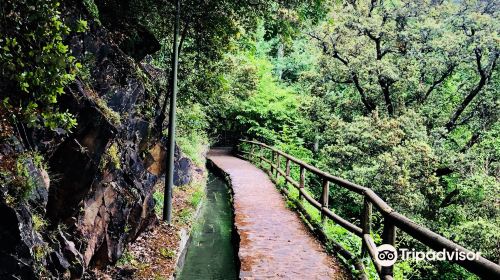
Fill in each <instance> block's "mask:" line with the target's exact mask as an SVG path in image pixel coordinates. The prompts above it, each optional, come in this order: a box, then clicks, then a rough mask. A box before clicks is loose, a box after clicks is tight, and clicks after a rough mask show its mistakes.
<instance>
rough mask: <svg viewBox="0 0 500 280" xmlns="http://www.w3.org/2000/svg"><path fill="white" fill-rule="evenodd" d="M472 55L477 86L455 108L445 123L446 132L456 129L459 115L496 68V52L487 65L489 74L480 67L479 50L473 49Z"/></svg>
mask: <svg viewBox="0 0 500 280" xmlns="http://www.w3.org/2000/svg"><path fill="white" fill-rule="evenodd" d="M474 54H475V56H476V66H477V71H478V73H479V76H480V79H479V82H478V84H477V85H476V86H475V87H474V88H473V89H472V90H471V91H470V93H469V94H468V95H467V96H466V97H465V99H464V100H463V101H462V103H460V105H459V106H458V107H457V109H456V110H455V113H454V114H453V116H452V117H451V118H450V120H449V121H448V123H446V125H445V128H446V130H447V131H448V132H450V131H452V130H453V129H454V128H455V127H456V125H457V120H458V118H459V117H460V115H462V113H463V112H464V111H465V109H466V108H467V106H469V104H470V103H471V102H472V100H473V99H474V98H475V97H476V96H477V95H478V93H479V92H480V91H481V90H482V89H483V88H484V86H485V85H486V83H487V81H488V80H489V78H490V77H491V75H492V74H493V71H494V69H495V67H496V62H497V60H498V52H496V53H495V54H494V55H493V58H492V61H491V63H489V64H490V65H491V68H490V69H491V70H490V71H489V73H488V72H487V71H486V70H485V69H484V68H483V67H482V65H481V58H482V53H481V50H479V49H478V48H476V49H474Z"/></svg>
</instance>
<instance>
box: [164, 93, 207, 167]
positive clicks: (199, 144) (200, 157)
mask: <svg viewBox="0 0 500 280" xmlns="http://www.w3.org/2000/svg"><path fill="white" fill-rule="evenodd" d="M177 117H178V123H177V129H178V135H177V144H178V145H179V147H180V148H181V150H182V152H183V153H184V154H186V156H187V157H188V158H189V159H191V160H192V161H193V162H194V163H195V164H196V165H197V166H204V165H205V153H206V150H207V146H208V136H207V133H206V129H207V128H208V122H207V120H206V115H205V112H204V111H203V109H202V107H201V105H200V104H198V103H194V104H190V105H185V106H183V107H181V108H179V110H178V112H177ZM166 133H167V131H165V134H166Z"/></svg>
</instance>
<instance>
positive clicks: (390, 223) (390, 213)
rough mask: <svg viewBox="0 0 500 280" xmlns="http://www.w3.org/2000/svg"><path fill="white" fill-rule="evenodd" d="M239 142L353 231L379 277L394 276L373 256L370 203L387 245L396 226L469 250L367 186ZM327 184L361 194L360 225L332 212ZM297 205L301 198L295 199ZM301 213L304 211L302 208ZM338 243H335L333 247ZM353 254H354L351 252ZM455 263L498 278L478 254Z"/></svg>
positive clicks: (433, 243)
mask: <svg viewBox="0 0 500 280" xmlns="http://www.w3.org/2000/svg"><path fill="white" fill-rule="evenodd" d="M240 142H241V143H247V144H249V145H251V146H252V149H251V152H247V151H243V150H242V149H239V153H240V154H242V155H243V156H244V155H248V159H249V160H251V159H252V157H254V158H255V159H258V160H259V161H260V162H265V163H267V164H269V165H270V170H269V175H270V176H271V177H272V176H276V179H277V178H278V177H279V176H281V177H283V178H284V179H285V181H286V182H287V183H290V184H291V185H292V186H293V187H295V188H297V189H298V191H299V194H300V197H302V198H304V199H305V200H306V201H307V202H309V203H310V204H311V205H312V206H314V208H316V209H317V210H319V211H320V213H321V217H322V220H323V218H328V219H331V220H332V221H334V222H335V223H337V224H338V225H340V226H342V227H343V228H345V229H346V230H348V231H349V232H351V233H353V234H355V235H356V236H358V237H360V238H361V241H362V244H363V248H362V251H363V252H366V253H367V254H368V255H369V256H370V258H371V260H372V261H373V263H374V266H375V268H376V270H377V273H378V274H379V276H380V278H381V279H392V277H393V275H392V274H393V267H392V266H391V267H383V266H382V265H381V264H380V263H379V261H378V260H377V258H376V254H377V247H376V244H375V242H374V241H373V238H372V237H371V216H372V205H373V206H374V207H375V208H376V209H377V210H378V211H379V212H380V213H381V214H382V216H383V217H384V220H383V229H384V230H383V234H382V239H383V244H390V245H392V246H394V247H395V238H396V228H398V229H399V230H401V231H403V232H405V233H407V234H408V235H410V236H412V237H414V238H415V239H417V240H418V241H420V242H422V243H423V244H424V245H426V246H428V247H430V248H432V249H434V250H436V251H439V250H447V251H457V252H464V253H465V254H467V253H471V251H470V250H467V249H465V248H464V247H462V246H460V245H458V244H456V243H454V242H453V241H451V240H448V239H446V238H444V237H443V236H441V235H439V234H437V233H435V232H433V231H431V230H429V229H427V228H425V227H423V226H421V225H418V224H417V223H415V222H413V221H412V220H410V219H408V218H407V217H405V216H403V215H401V214H399V213H398V212H396V211H394V209H392V208H391V207H390V206H389V205H388V204H387V203H386V202H385V201H384V200H383V199H382V198H380V197H379V196H378V195H377V194H376V193H375V192H374V191H372V190H371V189H369V188H366V187H363V186H360V185H357V184H354V183H351V182H349V181H347V180H345V179H342V178H339V177H336V176H333V175H330V174H328V173H326V172H324V171H322V170H319V169H318V168H316V167H314V166H312V165H309V164H307V163H305V162H303V161H301V160H299V159H297V158H295V157H293V156H291V155H288V154H286V153H284V152H282V151H280V150H277V149H275V148H273V147H271V146H268V145H266V144H263V143H260V142H257V141H249V140H240ZM255 147H257V148H258V149H259V150H260V152H259V153H256V152H255V149H254V148H255ZM264 149H267V150H269V151H270V154H271V159H268V158H266V157H265V154H264V153H263V152H262V151H263V150H264ZM282 159H284V160H285V161H286V170H285V171H283V170H281V160H282ZM290 163H294V164H296V165H298V166H299V167H300V181H299V182H297V181H295V180H294V179H293V178H292V177H291V175H290V168H291V167H290ZM305 171H308V172H311V173H313V174H316V175H318V176H319V177H320V179H321V181H322V182H323V183H322V185H323V187H322V188H323V189H322V196H321V201H317V200H315V199H314V198H313V197H312V196H311V195H310V194H309V193H308V192H307V190H306V188H305ZM329 183H334V184H336V185H338V186H340V187H343V188H345V189H347V190H349V191H352V192H355V193H357V194H360V195H362V196H363V197H364V201H365V202H364V203H365V205H364V208H363V209H364V210H363V213H362V216H361V217H360V220H361V221H362V223H363V225H362V227H358V226H356V225H354V224H353V223H351V222H349V221H347V220H346V219H344V218H342V217H340V216H339V215H337V214H335V213H334V212H333V211H332V210H330V209H329V208H328V197H329V196H328V192H329ZM297 202H298V203H299V204H300V199H299V201H297ZM299 207H300V208H301V209H304V207H303V206H302V205H299ZM303 212H304V211H303ZM339 246H340V245H339V244H338V243H336V247H339ZM341 251H342V252H344V254H343V255H349V254H346V253H345V251H346V250H345V249H344V248H342V249H341ZM350 255H351V256H354V255H353V254H350ZM453 262H455V263H457V264H458V265H460V266H462V267H464V268H465V269H467V270H469V271H470V272H472V273H474V274H476V275H478V276H480V277H482V278H485V279H500V265H498V264H495V263H493V262H492V261H490V260H488V259H485V258H483V257H481V256H479V257H477V258H476V259H474V260H463V261H458V260H457V261H453Z"/></svg>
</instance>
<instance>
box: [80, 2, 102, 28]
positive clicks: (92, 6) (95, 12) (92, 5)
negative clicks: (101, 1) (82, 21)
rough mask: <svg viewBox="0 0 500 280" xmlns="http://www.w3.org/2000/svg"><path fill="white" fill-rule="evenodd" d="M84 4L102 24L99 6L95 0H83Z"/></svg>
mask: <svg viewBox="0 0 500 280" xmlns="http://www.w3.org/2000/svg"><path fill="white" fill-rule="evenodd" d="M83 5H84V6H85V8H86V9H87V11H88V12H89V13H90V15H91V16H92V17H93V18H94V20H96V21H97V22H98V23H99V24H100V23H101V22H100V21H99V8H97V5H96V4H95V2H94V0H83Z"/></svg>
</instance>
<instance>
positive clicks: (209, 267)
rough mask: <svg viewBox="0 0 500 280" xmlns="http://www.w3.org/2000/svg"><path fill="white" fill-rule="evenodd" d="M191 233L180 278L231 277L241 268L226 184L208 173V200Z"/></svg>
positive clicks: (208, 278)
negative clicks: (233, 233) (234, 243)
mask: <svg viewBox="0 0 500 280" xmlns="http://www.w3.org/2000/svg"><path fill="white" fill-rule="evenodd" d="M201 211H202V212H201V214H200V216H199V219H198V221H196V222H195V225H194V227H193V230H192V233H191V238H192V240H191V243H190V244H189V245H188V248H187V252H186V259H185V262H184V266H183V268H182V270H181V272H180V274H179V276H178V277H177V279H181V280H198V279H203V280H212V279H214V280H215V279H217V280H226V279H227V280H232V279H238V274H239V271H238V269H237V263H236V259H235V250H234V247H233V243H232V238H231V237H232V230H233V213H232V208H231V201H230V195H229V189H228V186H227V184H226V183H225V182H224V181H223V180H222V179H221V178H219V177H217V176H215V175H214V174H213V173H209V176H208V185H207V199H206V200H205V201H204V204H203V206H202V209H201Z"/></svg>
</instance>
